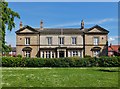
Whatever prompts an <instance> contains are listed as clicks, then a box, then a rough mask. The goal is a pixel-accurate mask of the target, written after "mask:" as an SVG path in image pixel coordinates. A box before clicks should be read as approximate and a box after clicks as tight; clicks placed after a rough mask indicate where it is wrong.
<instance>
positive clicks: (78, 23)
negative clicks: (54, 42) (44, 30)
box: [49, 18, 117, 27]
mask: <svg viewBox="0 0 120 89" xmlns="http://www.w3.org/2000/svg"><path fill="white" fill-rule="evenodd" d="M113 21H117V20H116V19H113V18H105V19H101V20H95V21H89V22H85V24H86V25H91V24H103V23H107V22H113ZM80 24H81V22H80V21H79V22H72V23H64V24H56V25H53V26H49V27H71V26H77V27H78V26H80Z"/></svg>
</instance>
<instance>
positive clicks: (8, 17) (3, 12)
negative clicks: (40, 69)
mask: <svg viewBox="0 0 120 89" xmlns="http://www.w3.org/2000/svg"><path fill="white" fill-rule="evenodd" d="M15 18H19V19H20V16H19V14H18V13H17V12H14V11H13V10H12V9H11V8H9V7H8V3H7V2H5V1H2V2H1V1H0V33H1V34H0V41H2V42H0V44H1V45H2V51H3V52H5V51H8V49H10V48H9V46H7V45H5V32H6V29H7V30H10V31H11V30H12V28H14V27H15V22H14V19H15ZM0 50H1V49H0Z"/></svg>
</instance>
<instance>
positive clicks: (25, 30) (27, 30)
mask: <svg viewBox="0 0 120 89" xmlns="http://www.w3.org/2000/svg"><path fill="white" fill-rule="evenodd" d="M27 32H33V31H31V30H30V29H27V28H26V29H24V30H22V31H20V33H27Z"/></svg>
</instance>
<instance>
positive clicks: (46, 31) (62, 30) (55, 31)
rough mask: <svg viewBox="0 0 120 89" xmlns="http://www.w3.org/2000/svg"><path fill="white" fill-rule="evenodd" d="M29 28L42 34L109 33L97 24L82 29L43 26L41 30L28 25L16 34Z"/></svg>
mask: <svg viewBox="0 0 120 89" xmlns="http://www.w3.org/2000/svg"><path fill="white" fill-rule="evenodd" d="M26 28H27V29H29V30H31V31H32V33H40V34H83V33H86V34H87V33H105V34H108V33H109V31H107V30H106V29H104V28H102V27H100V26H98V25H95V26H93V27H91V28H89V29H87V28H85V29H81V28H43V30H40V28H32V27H30V26H28V25H26V26H24V27H23V28H20V29H19V30H18V31H16V34H18V33H20V32H21V31H23V30H24V29H26ZM94 28H97V29H99V30H100V31H101V32H89V31H91V30H92V29H94ZM24 33H29V32H24Z"/></svg>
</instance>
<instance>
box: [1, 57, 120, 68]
mask: <svg viewBox="0 0 120 89" xmlns="http://www.w3.org/2000/svg"><path fill="white" fill-rule="evenodd" d="M2 66H3V67H93V66H98V67H119V66H120V57H105V56H104V57H100V58H95V57H94V58H92V57H87V58H80V57H66V58H46V59H43V58H21V57H3V58H2Z"/></svg>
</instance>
